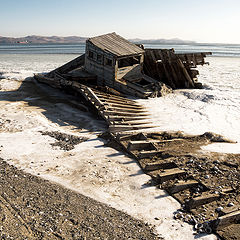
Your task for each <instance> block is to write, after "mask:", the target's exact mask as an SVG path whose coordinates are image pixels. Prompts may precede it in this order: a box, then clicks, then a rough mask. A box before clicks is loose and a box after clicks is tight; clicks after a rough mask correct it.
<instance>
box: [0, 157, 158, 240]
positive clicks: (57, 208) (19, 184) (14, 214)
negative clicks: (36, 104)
mask: <svg viewBox="0 0 240 240" xmlns="http://www.w3.org/2000/svg"><path fill="white" fill-rule="evenodd" d="M0 181H1V189H0V213H1V214H0V218H1V219H0V235H1V239H159V238H157V236H156V235H155V234H154V231H153V229H152V228H151V227H150V226H149V225H148V224H145V223H143V222H142V221H139V220H136V219H134V218H132V217H130V216H129V215H127V214H125V213H123V212H121V211H118V210H115V209H113V208H111V207H108V206H107V205H105V204H101V203H99V202H97V201H95V200H93V199H91V198H88V197H85V196H83V195H81V194H78V193H76V192H74V191H71V190H68V189H66V188H63V187H61V186H59V185H56V184H53V183H50V182H49V181H46V180H43V179H41V178H39V177H37V176H33V175H31V174H28V173H25V172H23V171H21V170H18V169H16V168H15V167H13V166H11V165H9V164H7V163H6V162H4V161H3V160H2V159H0Z"/></svg>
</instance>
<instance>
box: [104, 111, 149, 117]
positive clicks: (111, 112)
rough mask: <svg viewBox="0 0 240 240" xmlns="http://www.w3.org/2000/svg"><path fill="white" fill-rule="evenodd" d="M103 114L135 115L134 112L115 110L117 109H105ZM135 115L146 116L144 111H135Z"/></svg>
mask: <svg viewBox="0 0 240 240" xmlns="http://www.w3.org/2000/svg"><path fill="white" fill-rule="evenodd" d="M104 114H105V115H108V116H112V115H113V116H129V117H131V116H136V113H131V112H119V111H118V112H117V111H110V110H106V111H104ZM137 116H141V117H142V116H148V114H146V113H137Z"/></svg>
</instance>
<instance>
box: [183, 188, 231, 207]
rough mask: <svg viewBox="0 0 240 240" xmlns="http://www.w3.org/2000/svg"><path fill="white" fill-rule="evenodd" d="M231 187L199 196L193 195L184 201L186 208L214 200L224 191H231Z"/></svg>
mask: <svg viewBox="0 0 240 240" xmlns="http://www.w3.org/2000/svg"><path fill="white" fill-rule="evenodd" d="M232 191H233V189H232V188H227V189H223V190H222V192H221V193H208V192H207V193H205V192H204V193H203V194H202V195H201V196H199V197H195V198H192V199H190V200H187V201H186V207H187V208H188V209H192V208H195V207H198V206H201V205H204V204H207V203H210V202H213V201H216V200H217V199H219V198H220V197H222V196H223V195H225V194H226V193H230V192H232Z"/></svg>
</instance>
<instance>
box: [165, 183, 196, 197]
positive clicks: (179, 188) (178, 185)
mask: <svg viewBox="0 0 240 240" xmlns="http://www.w3.org/2000/svg"><path fill="white" fill-rule="evenodd" d="M198 184H199V183H198V182H197V181H195V180H186V181H182V180H181V181H179V182H178V183H175V184H174V185H173V186H172V187H170V188H167V191H168V192H169V193H170V194H174V193H178V192H180V191H182V190H185V189H188V188H191V187H194V186H196V185H198Z"/></svg>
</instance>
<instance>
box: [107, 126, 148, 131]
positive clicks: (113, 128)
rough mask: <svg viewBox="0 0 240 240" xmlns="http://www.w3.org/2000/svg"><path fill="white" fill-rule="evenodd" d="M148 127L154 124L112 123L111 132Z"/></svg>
mask: <svg viewBox="0 0 240 240" xmlns="http://www.w3.org/2000/svg"><path fill="white" fill-rule="evenodd" d="M146 128H153V126H147V125H133V126H131V125H130V126H127V125H110V126H109V128H108V129H109V131H110V132H121V131H129V130H141V129H146Z"/></svg>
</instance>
